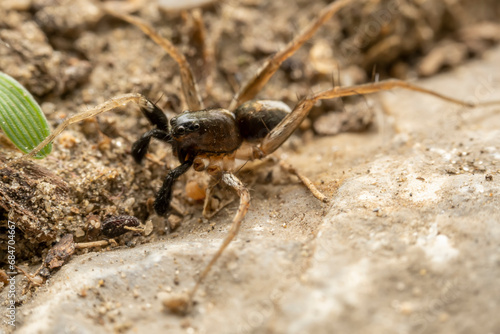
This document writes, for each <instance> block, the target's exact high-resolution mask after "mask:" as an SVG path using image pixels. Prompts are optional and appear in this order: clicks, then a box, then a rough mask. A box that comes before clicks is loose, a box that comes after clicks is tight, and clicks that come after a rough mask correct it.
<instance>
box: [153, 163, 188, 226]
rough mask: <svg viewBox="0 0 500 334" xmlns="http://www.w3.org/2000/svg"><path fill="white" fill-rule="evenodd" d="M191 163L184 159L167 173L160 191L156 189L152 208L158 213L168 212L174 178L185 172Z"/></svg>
mask: <svg viewBox="0 0 500 334" xmlns="http://www.w3.org/2000/svg"><path fill="white" fill-rule="evenodd" d="M192 165H193V161H192V160H188V161H185V162H183V163H182V164H181V165H179V166H177V167H176V168H174V169H172V170H171V171H170V172H169V173H168V174H167V176H166V177H165V180H164V181H163V185H162V186H161V188H160V191H158V194H157V195H156V200H155V203H154V208H155V211H156V213H157V214H158V215H160V216H164V215H165V214H166V213H167V212H168V209H169V207H170V201H171V200H172V187H173V185H174V182H175V180H177V179H178V178H179V176H181V175H182V174H184V173H186V172H187V170H188V169H189V168H190V167H191V166H192Z"/></svg>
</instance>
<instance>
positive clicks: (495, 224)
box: [0, 0, 500, 333]
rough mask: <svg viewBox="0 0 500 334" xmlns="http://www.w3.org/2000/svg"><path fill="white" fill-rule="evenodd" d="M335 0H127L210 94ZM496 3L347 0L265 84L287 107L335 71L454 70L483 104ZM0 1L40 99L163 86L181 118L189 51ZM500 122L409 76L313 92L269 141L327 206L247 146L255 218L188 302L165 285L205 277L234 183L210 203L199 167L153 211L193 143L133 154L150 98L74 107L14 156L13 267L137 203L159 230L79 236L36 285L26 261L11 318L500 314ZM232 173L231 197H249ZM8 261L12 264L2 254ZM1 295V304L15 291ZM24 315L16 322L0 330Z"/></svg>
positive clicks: (499, 59) (336, 319) (2, 55)
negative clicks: (181, 8)
mask: <svg viewBox="0 0 500 334" xmlns="http://www.w3.org/2000/svg"><path fill="white" fill-rule="evenodd" d="M326 4H327V2H325V1H295V2H283V1H257V0H244V1H225V2H221V3H218V2H216V3H215V4H209V5H207V6H205V7H203V8H202V9H196V10H195V11H194V12H192V11H186V12H171V11H166V10H165V9H164V8H163V9H158V5H157V3H156V2H153V1H151V2H147V1H130V2H129V3H116V4H115V5H116V6H117V9H120V10H126V11H130V12H133V13H134V14H135V15H138V16H141V17H142V18H144V19H145V20H146V21H147V22H149V23H150V24H151V25H153V26H154V27H155V28H156V29H157V30H158V31H159V32H161V34H162V35H163V36H166V37H168V38H169V39H170V40H171V41H172V42H173V43H174V44H176V45H177V46H178V47H179V48H180V49H181V50H182V51H183V52H184V53H185V54H186V55H187V57H188V59H189V61H190V62H191V64H192V67H193V69H194V73H195V76H196V77H197V80H198V82H199V85H200V87H202V95H203V97H204V100H205V101H206V104H207V106H209V107H216V106H217V107H227V106H228V105H229V103H230V101H231V99H232V97H233V95H234V93H235V92H236V91H237V89H238V87H239V86H241V85H242V84H243V83H244V82H245V80H246V79H248V78H250V77H251V76H252V74H253V73H255V71H256V69H257V68H258V67H259V65H261V64H262V62H263V61H264V60H265V59H266V58H267V57H269V56H270V55H271V54H273V53H274V52H276V51H277V50H279V49H280V47H282V46H283V45H285V43H286V42H288V41H289V40H290V38H292V37H293V36H294V35H295V34H296V33H297V32H298V31H300V30H301V29H302V28H304V27H305V26H306V25H307V24H308V23H310V22H311V20H312V18H313V17H314V16H315V15H316V14H317V13H318V12H319V11H320V10H321V8H323V7H324V6H325V5H326ZM499 15H500V4H499V3H497V1H494V0H491V1H482V2H481V3H477V2H475V1H469V0H462V1H454V2H451V1H420V2H417V3H415V2H413V1H406V0H400V1H396V0H393V1H384V0H381V1H370V2H369V3H365V4H364V5H362V6H360V5H359V4H358V2H357V1H353V4H352V5H351V6H348V8H346V9H344V10H343V11H342V12H341V13H340V14H339V15H337V16H336V17H334V18H332V19H331V20H330V21H329V22H327V23H326V24H325V26H324V27H322V28H321V29H320V31H319V32H318V33H317V34H316V35H315V36H314V37H313V38H312V39H311V41H309V42H308V43H307V44H306V45H305V46H304V47H303V48H301V49H300V50H299V51H298V52H297V53H296V54H295V55H294V56H293V57H292V58H290V59H289V60H287V61H286V62H285V63H284V64H283V66H282V68H281V69H280V70H279V71H278V72H277V73H276V75H275V76H274V77H273V79H272V80H271V81H270V82H269V83H268V85H266V87H265V88H264V90H263V91H262V92H261V93H260V94H259V97H262V98H269V99H275V100H281V101H284V102H285V103H287V104H288V105H290V106H293V105H294V104H295V103H296V102H297V100H298V99H299V98H300V97H301V96H305V95H307V94H308V93H310V92H311V91H314V92H317V91H320V90H322V89H327V88H329V87H331V85H332V80H333V82H334V84H342V85H352V84H357V83H363V82H366V81H370V78H371V77H373V73H376V74H377V77H378V78H379V79H385V78H388V77H397V78H401V79H405V80H413V79H416V78H417V77H428V76H436V74H437V73H443V72H444V74H440V75H438V76H436V77H433V78H431V79H427V80H425V81H418V84H421V85H424V86H425V87H427V88H430V89H434V90H436V91H439V92H442V93H445V94H448V95H450V96H454V97H458V98H462V99H467V100H472V101H473V102H484V101H491V100H500V93H499V92H500V87H499V84H498V82H499V81H500V78H498V77H496V76H495V73H498V71H499V68H498V64H500V50H499V49H498V48H496V49H495V48H494V49H491V48H492V47H494V45H495V43H496V42H497V41H498V40H499V39H500V38H499V37H498V36H500V34H499V33H498V32H499V31H500V25H498V24H497V22H496V18H497V17H498V16H499ZM0 17H2V18H4V19H3V20H2V22H0V42H1V43H0V70H2V71H4V72H6V73H8V74H10V75H11V76H13V77H15V78H16V79H18V80H19V81H20V82H21V83H22V84H23V85H25V86H26V87H27V88H28V89H29V90H30V91H31V92H32V93H33V94H34V95H35V96H37V99H38V101H39V103H40V104H41V106H42V109H43V110H44V112H45V113H46V115H47V118H48V120H49V122H50V123H51V124H52V125H53V126H54V127H55V126H57V124H59V123H60V122H61V120H62V119H63V118H65V117H67V116H68V115H71V114H73V113H75V112H78V111H79V110H83V109H85V108H88V107H89V106H95V105H97V104H99V103H102V102H104V101H106V100H108V99H110V98H112V97H113V96H116V95H120V94H123V93H129V92H140V93H142V94H144V95H146V96H148V97H149V98H151V99H152V100H155V101H158V105H159V106H160V107H161V108H162V109H163V110H165V112H166V113H167V115H168V117H169V118H170V117H172V116H173V115H175V114H176V113H178V112H180V111H182V110H184V109H185V108H186V106H185V102H184V101H183V97H182V93H181V89H180V78H179V75H178V69H177V68H176V66H175V63H174V62H173V61H172V60H171V59H169V58H168V57H167V56H166V55H165V53H164V52H163V51H162V49H161V48H160V47H159V46H158V45H156V44H154V43H153V42H151V41H150V40H149V39H148V38H147V37H146V36H144V35H143V34H142V32H141V31H139V30H138V29H137V28H135V27H133V26H130V25H129V24H127V23H124V22H122V21H120V20H118V19H115V18H112V17H110V16H108V15H105V14H104V13H103V12H102V11H101V10H100V9H99V7H98V6H96V5H95V4H94V3H93V2H92V1H88V0H72V1H69V0H68V1H60V0H58V1H52V0H26V1H5V3H2V6H1V7H0ZM200 18H201V19H202V23H203V25H202V26H203V27H205V28H206V29H203V28H200V24H199V22H200V21H199V20H200ZM200 36H204V37H205V38H201V37H200ZM465 64H467V65H465ZM342 111H344V112H342ZM499 123H500V118H499V114H498V108H496V109H495V108H482V109H478V110H473V111H471V110H463V109H462V108H459V107H456V106H454V105H450V104H448V103H446V102H442V101H439V100H436V99H434V98H432V97H422V95H418V94H416V93H413V92H402V91H399V90H398V91H397V92H391V93H384V94H379V95H377V96H376V97H375V98H370V97H368V98H362V97H356V98H353V99H346V100H344V101H324V102H322V103H320V104H318V105H317V106H316V107H315V108H314V109H313V110H312V112H311V118H310V119H309V120H308V121H306V122H304V124H302V126H301V129H300V131H299V132H298V133H297V135H296V136H294V137H292V138H291V139H290V140H289V141H288V142H287V143H286V144H285V145H284V147H283V148H281V149H280V150H279V151H278V152H277V153H276V154H275V155H276V156H277V157H280V158H281V159H284V160H286V161H288V162H289V163H291V164H292V165H293V166H294V167H296V168H297V169H299V170H300V171H301V172H302V173H303V174H305V175H306V176H308V177H309V178H310V179H311V180H312V181H313V182H314V183H315V184H316V185H317V186H318V188H319V189H320V190H321V191H322V192H323V193H325V194H326V195H327V196H328V197H329V198H330V203H329V204H322V203H321V202H319V201H318V200H316V199H315V198H314V197H313V196H311V194H310V193H308V192H307V191H306V190H305V189H304V188H303V186H302V185H301V184H300V183H299V182H298V180H297V179H296V178H295V177H294V176H290V175H289V174H287V173H285V172H284V171H282V170H281V169H280V168H279V166H277V165H276V164H273V163H272V161H271V162H269V163H264V164H262V165H258V164H248V165H246V166H245V168H244V169H242V170H241V171H240V172H239V174H238V177H240V178H241V179H242V180H243V181H244V182H245V184H248V185H249V188H250V189H251V197H252V202H251V208H250V211H249V213H248V215H247V217H246V218H245V221H244V226H243V227H242V230H241V232H240V234H239V235H238V237H237V239H236V240H235V242H233V244H232V245H231V246H230V247H229V249H228V250H227V251H226V252H225V254H224V255H223V257H222V258H221V260H220V261H219V262H218V263H217V265H216V267H215V268H214V270H213V272H212V273H211V274H210V275H209V277H208V279H207V281H206V283H205V284H204V285H203V287H202V291H200V293H199V296H198V297H197V298H196V301H197V304H196V305H195V307H194V310H193V312H192V314H190V315H188V316H187V317H184V318H182V317H178V316H174V315H171V314H168V313H167V312H165V311H164V310H163V309H162V305H161V300H162V299H164V298H165V296H168V295H170V294H171V293H176V292H180V291H183V290H185V289H187V288H189V287H191V286H192V285H193V284H194V277H196V275H197V274H198V273H199V271H200V270H201V269H202V268H203V265H204V264H205V263H206V262H207V261H208V260H209V259H210V256H211V254H213V253H214V252H215V250H216V249H217V247H218V246H219V245H220V243H221V240H222V239H223V238H224V236H225V234H226V232H227V230H228V229H229V225H230V221H231V219H232V216H233V215H234V213H235V212H236V208H237V201H234V202H231V203H230V204H228V206H226V207H224V208H222V209H221V211H220V212H219V213H218V214H217V215H215V216H214V217H213V218H212V219H210V220H209V221H207V220H206V219H204V218H202V216H201V211H202V205H203V193H204V191H203V188H204V187H205V186H206V184H207V182H208V178H207V176H206V175H202V174H200V173H194V172H190V173H188V174H187V175H186V176H184V177H182V178H181V179H180V181H179V182H178V183H177V185H176V188H175V192H174V194H175V200H174V203H173V204H174V205H173V210H172V214H171V215H170V216H169V217H168V219H165V218H163V217H158V216H157V215H155V213H154V212H153V209H152V201H153V200H154V197H155V193H156V191H157V189H158V188H159V187H160V186H161V184H162V181H163V178H164V177H165V175H166V172H167V170H168V169H170V168H173V167H175V166H176V165H177V161H175V159H174V158H173V157H172V154H171V151H170V149H169V147H167V146H166V145H163V144H161V143H153V145H152V146H151V148H150V150H149V154H148V155H147V158H146V161H144V162H143V164H142V165H138V164H136V163H135V162H134V161H133V159H132V157H131V156H130V147H131V145H132V143H133V142H134V141H135V140H136V139H137V138H139V137H140V135H141V134H142V133H144V132H146V131H147V130H148V129H150V126H149V124H148V122H147V120H146V119H145V118H143V117H142V115H141V113H140V111H139V110H138V108H137V107H135V106H133V105H129V106H126V107H123V108H118V109H116V110H114V111H113V112H109V113H106V114H102V115H99V116H98V117H97V118H95V119H90V120H86V121H84V122H82V123H80V124H77V125H73V126H71V127H70V128H69V129H67V130H66V131H65V132H64V133H63V134H62V135H60V136H59V137H58V138H57V139H56V141H55V145H54V146H55V147H54V151H53V153H52V154H51V155H50V156H49V157H48V158H46V159H44V160H36V161H30V162H25V163H22V164H20V165H16V166H12V167H5V168H2V169H1V170H0V172H1V174H2V181H1V183H0V231H1V232H2V234H1V235H0V250H1V251H2V253H3V252H4V251H5V250H6V243H7V240H8V239H7V234H6V233H4V231H6V230H7V226H8V221H11V222H14V223H15V224H16V226H17V229H16V258H17V263H16V264H17V265H18V266H20V267H22V268H24V269H25V270H27V271H28V272H31V273H33V272H35V271H36V270H37V268H38V267H39V266H40V265H41V264H43V263H44V261H46V257H47V254H52V253H53V251H52V253H51V251H50V250H51V249H55V248H56V247H54V245H56V243H57V242H58V241H60V240H61V239H63V238H64V236H65V235H68V234H71V235H73V238H74V240H75V242H77V243H83V242H93V241H99V240H105V239H107V238H106V237H105V236H103V235H102V234H100V225H101V224H102V222H104V221H106V220H107V219H108V220H109V219H110V217H122V216H135V217H137V218H138V219H139V221H140V222H141V224H142V225H143V227H144V229H145V231H144V232H143V233H139V232H128V233H126V234H124V235H122V236H119V237H116V238H114V240H115V243H111V244H109V245H107V246H104V247H100V248H86V249H76V251H75V250H74V249H73V248H72V249H71V254H72V256H71V257H70V256H67V257H64V261H62V262H61V264H62V263H66V264H64V265H62V267H61V266H60V265H58V266H57V267H56V268H51V272H50V273H44V274H46V276H47V275H49V274H50V276H49V279H48V280H47V281H46V282H45V283H44V284H43V285H41V286H40V287H32V288H30V289H24V288H25V287H26V286H27V285H28V283H27V280H26V278H23V276H22V275H17V276H16V277H17V291H18V293H17V294H16V303H17V307H18V308H17V316H16V320H17V329H19V332H26V333H32V332H40V333H49V332H51V333H52V332H63V331H64V332H68V331H80V330H81V331H85V330H86V331H92V332H109V331H116V332H146V331H148V330H149V331H155V332H156V331H159V330H165V329H166V330H169V331H172V332H188V333H195V332H200V333H210V332H227V333H235V332H243V333H246V332H255V333H261V332H266V333H285V332H286V333H294V332H307V333H312V332H314V333H323V332H324V333H327V332H332V331H345V332H360V333H364V332H371V333H378V332H380V333H382V332H383V333H387V332H389V333H392V332H394V333H423V332H428V333H431V332H432V333H435V332H442V333H445V332H464V333H467V332H491V333H496V332H500V322H499V321H498V320H497V319H496V317H495V316H494V315H495V314H497V313H498V310H499V309H500V307H499V306H500V305H499V304H498V301H499V300H500V290H499V289H498V284H496V283H495V281H496V277H498V275H499V274H500V257H499V253H498V249H499V246H500V245H499V242H498V240H500V225H499V221H500V219H499V218H500V214H499V213H498V209H497V208H498V205H499V203H498V194H499V191H500V184H499V181H498V180H499V177H500V175H499V169H498V163H499V156H500V155H499V154H500V153H499V150H500V141H499V139H498V138H500V136H499V132H498V130H497V129H498V128H499V127H498V125H499ZM346 131H355V132H356V133H343V132H346ZM338 133H342V134H339V135H338V136H326V137H323V136H322V135H333V134H338ZM1 143H2V145H3V146H2V148H1V151H0V159H1V161H2V162H5V161H7V160H10V159H12V158H14V157H17V156H19V153H18V152H17V151H16V150H15V148H13V147H12V146H11V145H9V144H8V142H7V140H6V139H5V138H2V140H1ZM186 185H189V186H186ZM193 188H194V189H195V190H193ZM200 189H201V195H200V194H199V192H200ZM219 191H220V194H218V196H219V197H220V203H222V202H224V200H225V199H229V200H231V199H234V195H233V194H231V193H230V192H229V193H226V192H223V190H219ZM215 206H217V203H216V204H215ZM219 206H220V204H219ZM111 220H113V218H111ZM63 240H66V239H63ZM53 247H54V248H53ZM73 252H74V254H73ZM58 263H59V262H58ZM0 266H1V267H0V269H4V270H5V271H9V270H8V267H7V258H3V257H2V258H0ZM0 273H1V271H0ZM44 280H45V278H44ZM2 284H4V285H5V286H6V282H5V283H1V282H0V286H2ZM0 289H2V288H1V287H0ZM22 290H26V291H25V292H26V293H25V294H22V293H21V291H22ZM0 297H1V298H2V299H1V302H2V303H3V301H5V303H7V289H5V288H4V289H2V291H0ZM2 305H4V304H2ZM5 306H7V304H5ZM63 310H64V311H65V312H63ZM40 319H43V320H40ZM11 330H12V328H11V327H10V326H8V325H6V324H4V323H2V325H1V327H0V333H3V332H4V331H5V332H10V331H11Z"/></svg>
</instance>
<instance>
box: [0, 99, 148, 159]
mask: <svg viewBox="0 0 500 334" xmlns="http://www.w3.org/2000/svg"><path fill="white" fill-rule="evenodd" d="M144 99H146V98H145V97H144V96H142V95H141V94H125V95H120V96H116V97H114V98H112V99H110V100H108V101H106V102H104V103H101V104H99V105H98V106H96V107H94V108H92V109H88V110H84V111H81V112H79V113H78V114H76V115H73V116H71V117H68V118H66V119H65V120H64V121H63V122H62V123H61V124H59V126H58V127H57V128H56V129H55V130H54V131H53V132H52V133H51V134H50V135H49V136H48V137H47V138H45V139H44V140H43V141H42V142H41V143H40V144H38V146H37V147H35V148H34V149H33V150H32V151H31V152H29V153H27V154H25V155H23V156H22V157H20V158H17V159H15V160H12V161H10V162H9V163H8V165H11V164H13V163H16V162H19V161H21V160H24V159H27V158H33V157H34V156H35V155H36V154H37V153H38V152H40V150H41V149H43V148H44V147H45V146H47V145H48V144H49V143H50V142H52V141H53V140H54V139H55V138H56V137H57V136H58V135H59V134H60V133H61V132H63V131H64V129H66V128H67V127H68V126H69V125H71V124H74V123H78V122H80V121H83V120H84V119H87V118H91V117H95V116H97V115H99V114H101V113H103V112H106V111H110V110H113V109H115V108H118V107H121V106H124V105H126V104H127V103H129V102H134V103H136V104H138V105H140V104H141V103H144V102H141V101H143V100H144ZM146 100H147V99H146Z"/></svg>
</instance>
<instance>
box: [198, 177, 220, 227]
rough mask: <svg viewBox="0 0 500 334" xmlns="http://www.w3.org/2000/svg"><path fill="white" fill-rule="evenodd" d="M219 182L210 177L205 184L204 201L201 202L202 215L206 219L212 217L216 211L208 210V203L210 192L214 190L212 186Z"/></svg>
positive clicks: (210, 197)
mask: <svg viewBox="0 0 500 334" xmlns="http://www.w3.org/2000/svg"><path fill="white" fill-rule="evenodd" d="M218 183H219V180H217V179H215V178H210V182H209V183H208V186H207V191H206V193H205V202H204V203H203V213H202V215H203V217H205V218H206V219H210V218H212V217H213V216H214V215H215V214H216V213H217V212H218V211H215V212H210V203H211V200H212V193H213V190H214V187H215V186H216V185H217V184H218Z"/></svg>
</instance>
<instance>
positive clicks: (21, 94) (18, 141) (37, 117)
mask: <svg viewBox="0 0 500 334" xmlns="http://www.w3.org/2000/svg"><path fill="white" fill-rule="evenodd" d="M0 128H2V130H3V132H4V133H5V135H6V136H7V137H8V138H9V139H10V140H11V141H12V143H14V145H16V147H17V148H19V149H20V150H21V151H22V152H24V153H29V152H30V151H31V150H32V149H33V148H35V147H36V146H37V145H38V144H39V143H41V142H42V140H43V139H44V138H45V137H47V136H48V135H49V134H50V128H49V124H48V122H47V119H46V118H45V115H44V114H43V112H42V109H41V108H40V106H39V105H38V103H37V102H36V101H35V99H34V98H33V96H32V95H31V94H30V92H28V91H27V90H26V88H24V87H23V86H22V85H21V84H20V83H19V82H17V81H16V80H15V79H14V78H12V77H11V76H9V75H7V74H5V73H2V72H0ZM51 151H52V144H48V145H47V146H45V147H44V148H43V149H42V150H41V151H40V152H38V154H37V155H36V156H35V158H37V159H42V158H45V157H46V156H47V155H48V154H49V153H50V152H51Z"/></svg>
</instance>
